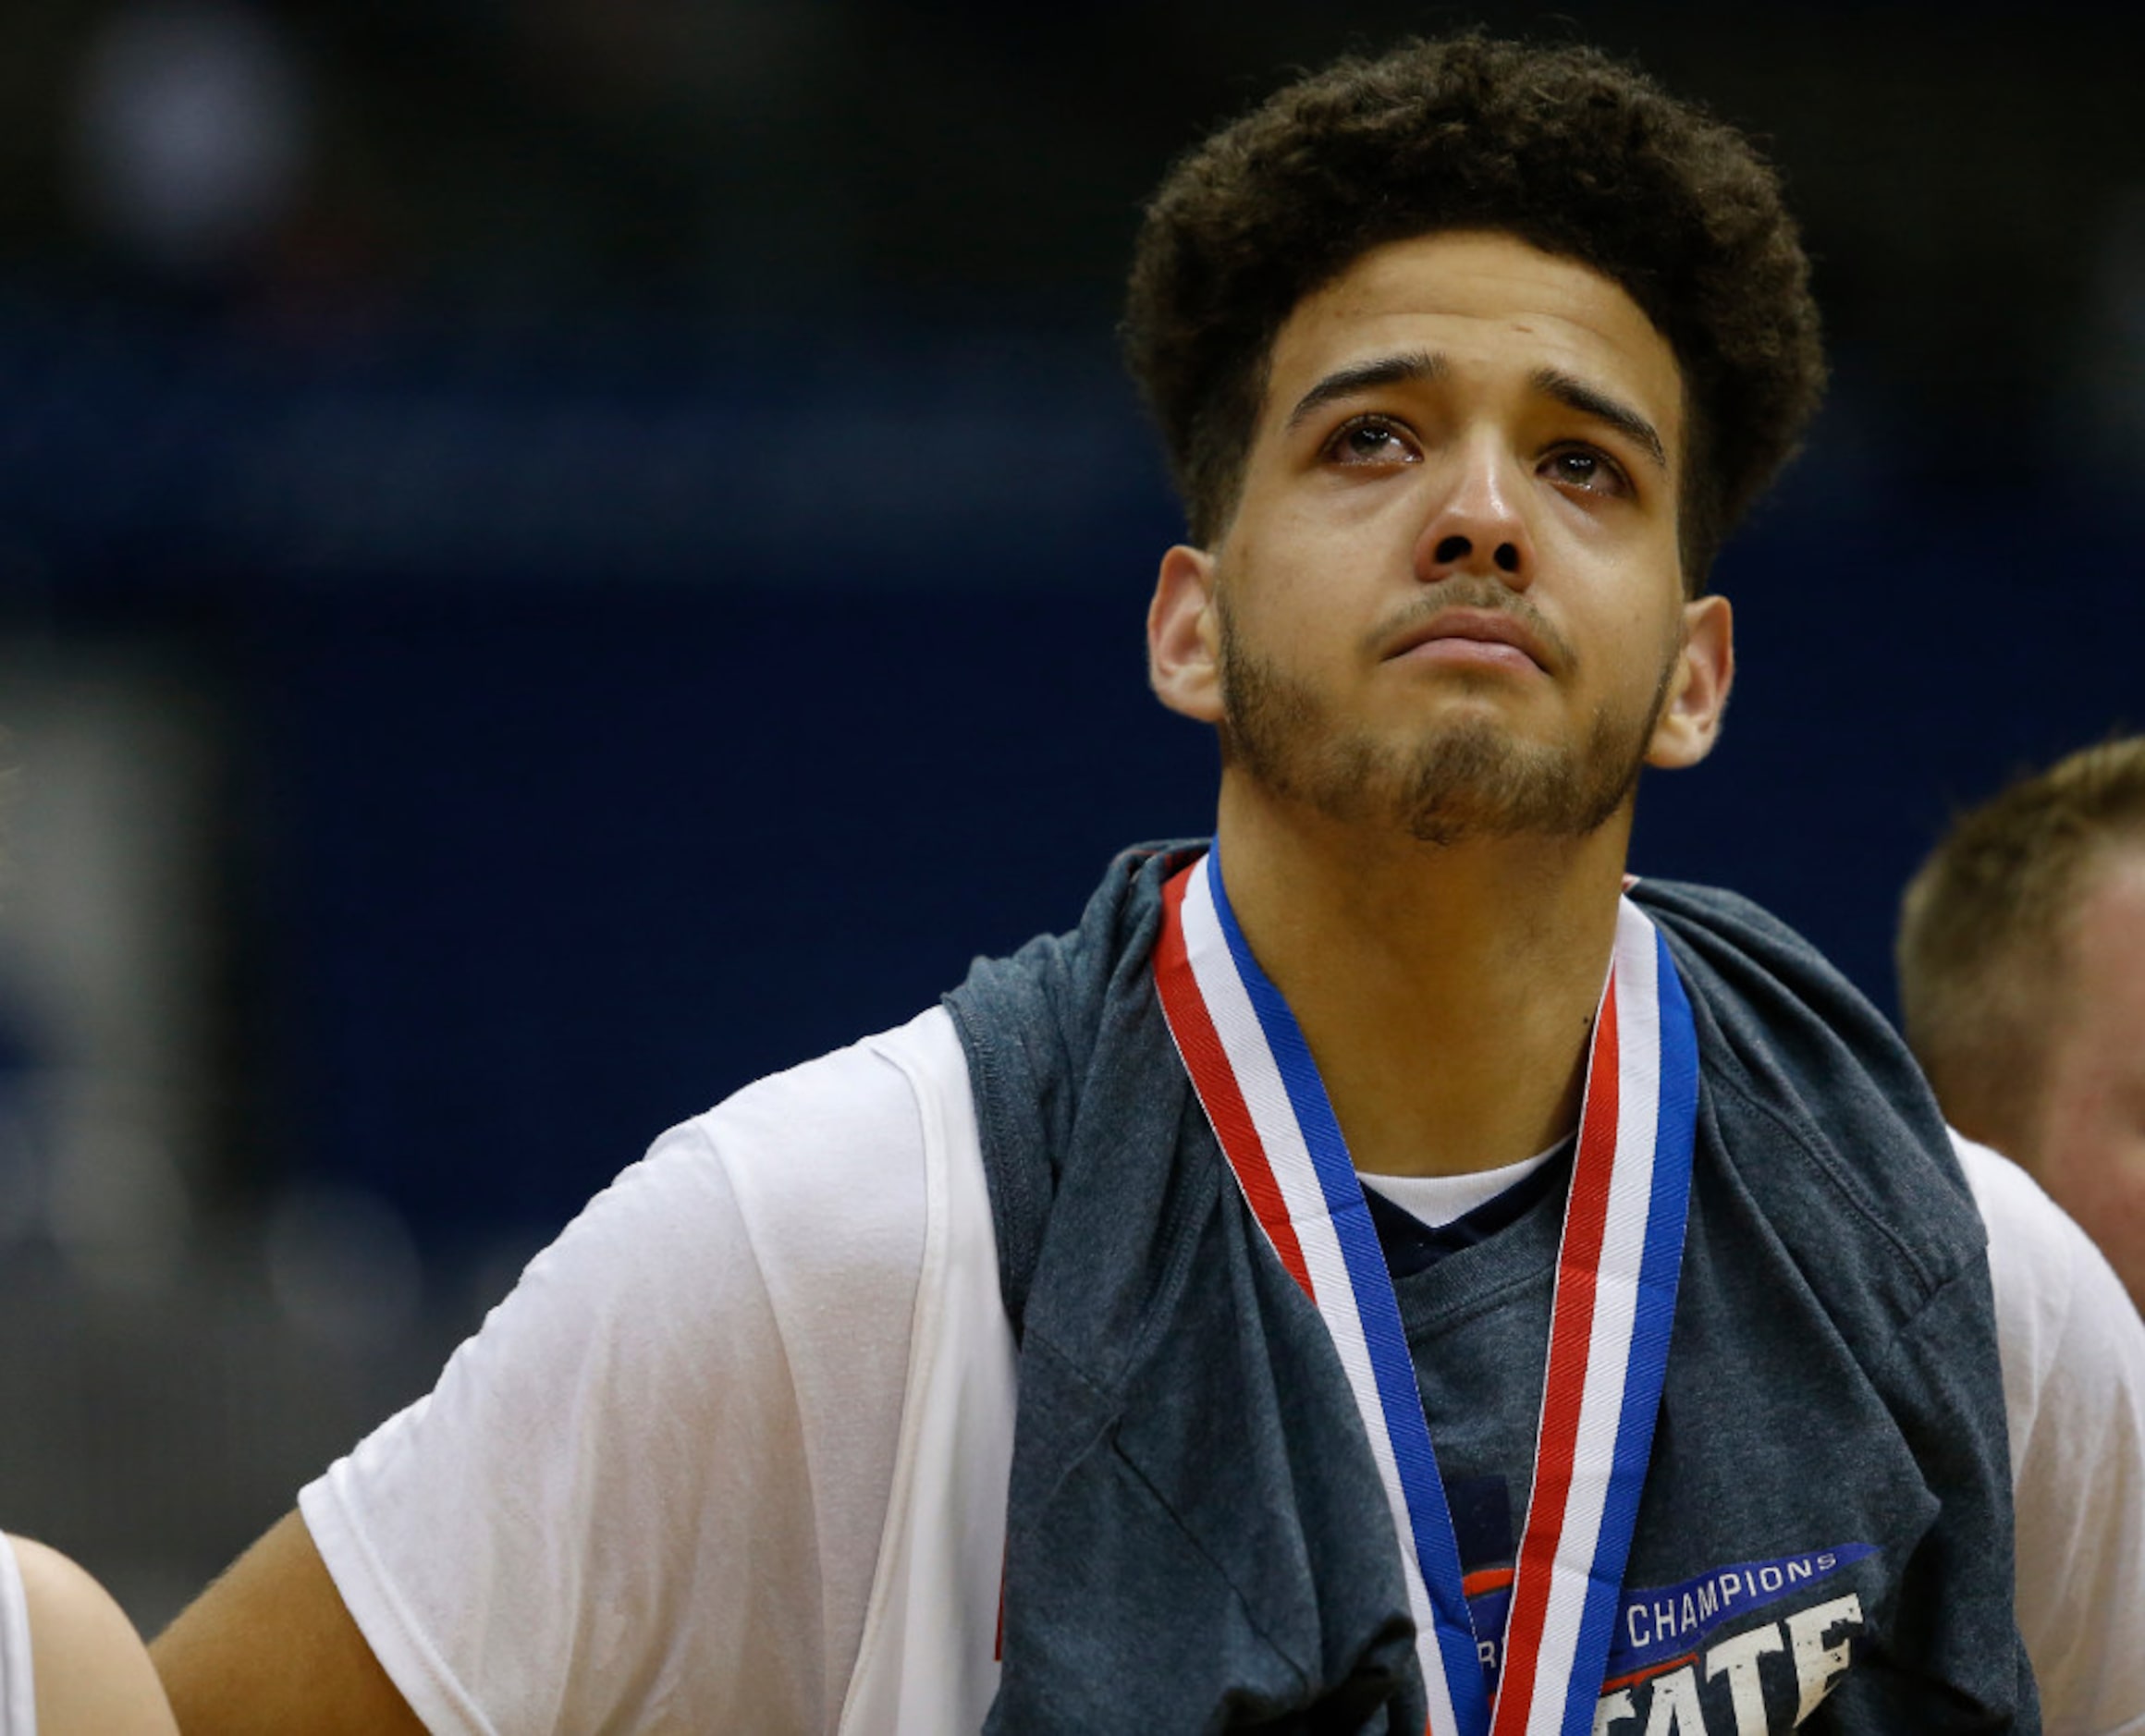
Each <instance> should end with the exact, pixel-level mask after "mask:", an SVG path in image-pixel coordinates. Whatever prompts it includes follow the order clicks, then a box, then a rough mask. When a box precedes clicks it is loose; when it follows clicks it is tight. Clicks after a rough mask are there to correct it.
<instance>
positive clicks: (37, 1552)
mask: <svg viewBox="0 0 2145 1736" xmlns="http://www.w3.org/2000/svg"><path fill="white" fill-rule="evenodd" d="M10 1541H11V1542H12V1543H13V1545H14V1547H15V1560H16V1565H17V1566H18V1568H19V1569H20V1570H21V1573H22V1595H23V1602H24V1603H25V1605H26V1606H27V1607H28V1609H29V1612H30V1654H31V1676H32V1678H33V1679H34V1681H35V1682H36V1689H37V1728H38V1730H39V1732H40V1736H175V1732H176V1731H177V1730H178V1726H177V1725H175V1724H174V1723H173V1722H172V1721H171V1708H170V1707H169V1706H168V1705H165V1701H164V1690H163V1689H161V1688H160V1687H158V1686H157V1684H156V1672H155V1671H154V1670H153V1669H151V1668H150V1667H149V1654H148V1653H147V1652H145V1651H143V1650H142V1649H141V1636H140V1635H139V1634H137V1633H136V1632H134V1625H133V1623H132V1622H130V1621H129V1620H127V1617H126V1615H125V1613H124V1612H123V1611H122V1610H121V1609H120V1608H119V1606H118V1605H117V1604H116V1603H114V1602H113V1601H112V1597H111V1594H110V1593H108V1592H106V1591H105V1590H104V1587H103V1586H102V1585H100V1584H98V1583H97V1582H96V1581H95V1580H93V1579H92V1578H91V1577H90V1576H89V1574H87V1573H86V1572H84V1571H82V1570H81V1569H80V1568H79V1567H77V1566H76V1565H75V1564H74V1563H73V1562H72V1561H70V1560H68V1559H67V1557H66V1556H64V1555H61V1554H60V1553H59V1552H58V1551H57V1550H55V1549H48V1548H46V1547H44V1545H43V1544H42V1543H31V1541H30V1540H29V1539H27V1538H24V1537H16V1538H12V1539H10Z"/></svg>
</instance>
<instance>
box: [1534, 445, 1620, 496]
mask: <svg viewBox="0 0 2145 1736" xmlns="http://www.w3.org/2000/svg"><path fill="white" fill-rule="evenodd" d="M1541 471H1542V474H1543V475H1545V476H1547V477H1548V478H1549V479H1550V481H1551V482H1552V483H1562V484H1563V486H1564V487H1566V488H1575V489H1577V490H1578V491H1579V492H1580V493H1581V494H1587V495H1612V496H1623V495H1629V494H1630V493H1631V479H1630V478H1629V477H1627V476H1626V475H1624V471H1623V468H1622V467H1621V466H1620V465H1618V464H1617V462H1616V460H1615V459H1614V458H1611V457H1610V456H1609V455H1608V454H1607V453H1605V452H1600V451H1597V450H1596V449H1595V448H1594V447H1592V446H1559V447H1557V448H1556V450H1555V451H1553V452H1551V454H1550V455H1549V456H1548V457H1547V458H1544V459H1542V462H1541Z"/></svg>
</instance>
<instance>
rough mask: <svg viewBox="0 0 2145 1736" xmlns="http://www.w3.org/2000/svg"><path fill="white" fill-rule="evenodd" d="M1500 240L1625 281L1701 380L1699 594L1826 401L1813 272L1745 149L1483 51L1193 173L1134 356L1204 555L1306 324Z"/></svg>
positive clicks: (1694, 502)
mask: <svg viewBox="0 0 2145 1736" xmlns="http://www.w3.org/2000/svg"><path fill="white" fill-rule="evenodd" d="M1441 229H1490V230H1496V231H1500V232H1502V233H1505V234H1509V235H1513V236H1515V237H1517V238H1520V239H1522V240H1524V241H1526V242H1528V243H1530V244H1531V245H1533V246H1535V247H1538V248H1540V249H1542V250H1543V251H1545V252H1550V253H1555V254H1558V255H1560V256H1563V257H1565V258H1569V259H1573V260H1576V261H1578V262H1579V263H1582V264H1585V265H1587V266H1590V267H1592V268H1593V269H1594V270H1596V271H1599V272H1600V273H1601V274H1602V275H1605V276H1607V277H1609V278H1610V279H1611V280H1612V281H1613V282H1615V283H1617V284H1618V285H1620V286H1621V287H1623V289H1624V292H1625V293H1626V294H1627V295H1629V296H1630V297H1631V299H1632V300H1634V301H1636V303H1637V304H1638V306H1639V307H1640V308H1641V309H1643V310H1644V311H1645V312H1646V314H1647V315H1648V317H1649V319H1651V320H1652V322H1653V324H1654V325H1655V327H1656V328H1657V329H1658V330H1659V331H1660V332H1661V336H1663V337H1664V338H1666V339H1667V341H1668V343H1669V345H1670V347H1671V348H1673V351H1674V353H1675V356H1676V360H1677V361H1678V363H1679V364H1680V365H1681V368H1682V371H1683V376H1684V384H1685V395H1686V398H1687V416H1688V421H1689V422H1690V437H1689V441H1688V447H1689V451H1688V456H1687V458H1686V463H1685V475H1684V478H1683V511H1682V516H1681V519H1680V521H1679V525H1678V533H1679V540H1680V543H1681V550H1682V556H1683V564H1684V572H1685V582H1686V584H1687V585H1688V587H1689V588H1690V589H1691V590H1692V591H1694V592H1696V591H1697V590H1698V589H1699V588H1700V587H1701V586H1702V584H1703V582H1704V579H1705V574H1706V571H1707V568H1709V567H1710V565H1711V564H1712V559H1713V556H1714V554H1715V553H1716V552H1717V551H1718V549H1719V547H1720V544H1721V542H1722V538H1724V537H1725V536H1726V535H1727V533H1728V532H1729V530H1730V529H1731V528H1732V527H1733V526H1734V523H1735V522H1736V520H1738V519H1740V518H1741V516H1742V514H1743V513H1744V511H1745V510H1746V509H1747V507H1749V506H1750V504H1751V502H1752V501H1753V500H1755V499H1756V498H1757V497H1758V495H1759V494H1761V493H1762V492H1763V491H1764V489H1765V487H1766V486H1767V484H1768V483H1771V480H1772V478H1773V477H1774V476H1775V475H1776V474H1777V473H1778V471H1779V470H1780V468H1781V466H1782V465H1783V464H1784V463H1785V462H1786V461H1787V459H1788V458H1790V457H1791V456H1792V455H1793V453H1794V451H1795V448H1796V444H1797V442H1798V441H1799V439H1800V438H1801V434H1802V431H1803V428H1804V427H1805V425H1806V424H1807V423H1808V421H1809V418H1810V416H1811V414H1812V413H1813V412H1814V411H1815V410H1816V409H1817V405H1818V400H1819V398H1820V396H1821V395H1822V392H1823V389H1824V376H1825V364H1824V352H1823V347H1822V345H1821V343H1820V338H1819V333H1818V315H1817V308H1816V305H1815V304H1814V303H1813V302H1812V301H1811V300H1810V295H1809V287H1808V278H1809V262H1808V259H1807V258H1806V257H1805V255H1804V253H1803V251H1802V244H1801V241H1800V239H1799V238H1798V237H1797V235H1796V226H1795V222H1794V220H1793V219H1792V218H1791V217H1790V216H1789V215H1788V214H1787V212H1786V210H1785V208H1784V207H1783V204H1782V202H1781V195H1780V184H1779V180H1778V177H1776V176H1775V175H1774V173H1773V171H1772V170H1771V167H1770V166H1769V165H1767V164H1766V163H1765V162H1764V161H1763V160H1762V159H1761V158H1760V157H1759V155H1758V153H1757V152H1756V150H1755V149H1754V148H1753V147H1752V146H1751V144H1750V143H1749V141H1747V140H1746V139H1745V138H1744V137H1743V136H1742V135H1741V134H1740V133H1738V132H1736V131H1735V130H1734V129H1733V128H1729V127H1727V126H1725V125H1723V124H1722V123H1721V122H1719V121H1716V120H1714V119H1712V118H1711V117H1710V116H1707V115H1706V114H1704V113H1703V112H1701V111H1700V110H1698V109H1697V108H1695V107H1693V106H1692V105H1690V104H1686V103H1683V102H1679V101H1678V100H1676V99H1675V98H1673V97H1671V96H1669V95H1668V94H1667V93H1666V92H1663V91H1662V90H1661V88H1660V87H1659V86H1658V85H1656V84H1655V83H1653V81H1652V80H1651V79H1649V78H1647V77H1646V75H1645V74H1643V73H1641V72H1638V71H1637V70H1636V69H1635V68H1632V67H1625V66H1622V65H1620V64H1618V63H1617V62H1615V61H1613V60H1611V59H1610V58H1608V57H1607V56H1606V55H1601V54H1600V53H1598V52H1596V51H1595V50H1592V49H1588V48H1581V47H1537V46H1531V45H1527V44H1523V43H1509V42H1498V41H1493V40H1489V39H1487V38H1484V37H1480V36H1465V37H1460V38H1456V39H1453V40H1449V41H1442V42H1410V43H1403V44H1402V45H1401V46H1399V47H1398V48H1395V49H1393V50H1392V51H1391V52H1390V53H1388V54H1386V55H1382V56H1380V57H1379V58H1378V59H1375V60H1365V59H1359V58H1350V59H1345V60H1342V61H1340V62H1338V63H1337V64H1335V65H1334V66H1332V67H1329V68H1328V69H1327V70H1325V71H1323V72H1320V73H1318V74H1316V75H1314V76H1312V77H1310V78H1306V79H1302V80H1301V81H1299V82H1297V83H1295V84H1293V85H1290V86H1289V87H1287V88H1286V89H1284V90H1282V91H1281V92H1278V93H1277V94H1275V95H1274V96H1272V97H1270V98H1269V99H1268V100H1267V101H1266V102H1265V103H1263V104H1260V105H1259V106H1258V107H1257V108H1256V109H1254V110H1253V111H1252V112H1251V113H1249V114H1248V115H1245V116H1244V117H1243V118H1241V119H1240V120H1237V121H1236V122H1234V123H1233V124H1232V125H1231V126H1229V127H1227V128H1223V129H1222V130H1221V131H1220V132H1218V133H1216V134H1214V135H1213V136H1212V137H1211V138H1209V139H1208V140H1207V141H1206V142H1205V143H1204V144H1201V145H1200V146H1198V147H1197V148H1196V149H1195V150H1194V151H1193V152H1192V153H1190V154H1189V155H1188V156H1186V157H1184V158H1183V160H1182V161H1181V162H1179V163H1178V164H1177V165H1176V166H1175V167H1174V168H1173V169H1172V170H1171V173H1170V175H1169V177H1168V178H1167V179H1165V180H1164V181H1163V183H1162V185H1161V188H1160V189H1159V190H1158V192H1157V193H1156V195H1155V197H1154V200H1153V202H1151V203H1150V204H1149V205H1148V207H1147V211H1146V222H1145V224H1144V225H1143V226H1142V228H1141V231H1140V236H1139V241H1138V246H1137V249H1136V251H1135V253H1134V261H1133V269H1132V280H1131V284H1130V287H1129V292H1128V295H1127V299H1126V309H1125V318H1124V325H1123V328H1122V336H1123V340H1124V346H1125V353H1126V358H1127V360H1128V361H1129V363H1130V365H1131V368H1132V372H1133V374H1134V378H1135V379H1136V380H1137V381H1138V383H1139V385H1140V389H1141V391H1142V392H1143V393H1144V394H1145V396H1146V399H1147V402H1148V405H1149V407H1150V408H1151V409H1152V410H1153V412H1154V414H1155V417H1156V419H1157V421H1158V422H1159V423H1160V424H1161V431H1162V437H1163V440H1164V442H1165V443H1166V445H1167V446H1168V448H1169V454H1170V462H1171V470H1172V471H1173V472H1174V474H1175V478H1176V483H1177V488H1178V492H1179V493H1180V494H1181V495H1183V501H1184V506H1185V510H1186V514H1187V517H1188V519H1189V520H1190V527H1189V528H1190V532H1191V535H1192V538H1193V540H1194V541H1195V542H1197V543H1201V544H1208V543H1211V542H1212V541H1213V540H1214V539H1215V538H1217V537H1218V536H1219V535H1220V533H1221V532H1222V531H1223V530H1224V529H1226V527H1227V525H1228V521H1229V518H1230V515H1231V513H1232V511H1233V510H1234V507H1235V502H1236V496H1237V492H1238V489H1239V488H1240V486H1241V484H1242V482H1243V472H1244V461H1245V458H1246V456H1247V455H1248V453H1249V450H1250V446H1251V441H1252V434H1253V431H1254V428H1255V426H1256V422H1257V417H1258V410H1259V405H1260V401H1261V399H1262V397H1263V396H1264V394H1265V391H1266V382H1267V369H1268V365H1269V358H1270V355H1271V351H1272V348H1273V342H1274V338H1275V336H1276V335H1277V334H1278V333H1279V332H1280V330H1281V326H1282V324H1284V323H1285V322H1286V321H1287V319H1288V317H1289V314H1290V313H1291V312H1292V311H1293V309H1294V308H1295V307H1296V305H1297V304H1298V303H1299V302H1300V301H1302V300H1303V299H1304V298H1305V296H1307V295H1309V294H1310V293H1311V292H1312V291H1314V290H1316V289H1318V288H1319V287H1322V286H1323V285H1325V284H1327V283H1330V281H1332V280H1333V279H1334V278H1335V277H1337V276H1339V275H1341V274H1342V273H1343V272H1345V271H1346V270H1347V269H1348V267H1349V266H1350V265H1352V264H1353V263H1354V262H1355V261H1356V260H1357V259H1359V258H1361V257H1362V255H1363V254H1365V253H1367V252H1368V251H1370V250H1371V249H1373V248H1376V247H1379V246H1381V245H1383V244H1384V243H1386V242H1389V241H1397V240H1402V239H1404V238H1409V237H1413V236H1417V235H1424V234H1428V233H1430V232H1432V231H1435V230H1441Z"/></svg>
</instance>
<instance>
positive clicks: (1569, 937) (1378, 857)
mask: <svg viewBox="0 0 2145 1736" xmlns="http://www.w3.org/2000/svg"><path fill="white" fill-rule="evenodd" d="M1630 832H1631V809H1630V804H1629V803H1628V802H1626V803H1625V805H1624V808H1623V809H1622V810H1620V811H1619V813H1617V814H1616V815H1615V816H1614V817H1613V818H1612V819H1611V820H1610V821H1609V822H1608V823H1607V824H1606V825H1603V826H1601V827H1600V829H1599V830H1597V831H1595V832H1593V833H1589V834H1587V835H1586V836H1585V837H1575V838H1554V837H1513V838H1489V839H1482V840H1478V841H1472V842H1465V843H1460V844H1453V845H1430V844H1421V843H1417V842H1416V841H1415V840H1414V839H1412V838H1409V837H1405V836H1403V835H1400V834H1397V833H1380V834H1377V835H1367V833H1366V830H1365V829H1364V828H1361V827H1357V826H1353V825H1342V824H1340V823H1338V822H1334V821H1330V820H1328V819H1326V818H1324V817H1323V816H1320V815H1318V814H1311V813H1305V811H1304V810H1302V809H1300V808H1297V807H1294V806H1293V804H1284V803H1281V802H1278V801H1274V800H1272V799H1271V798H1269V797H1268V796H1267V795H1265V793H1264V792H1262V791H1260V790H1258V789H1256V788H1254V787H1251V786H1249V785H1248V783H1247V782H1246V780H1244V779H1242V778H1240V777H1238V776H1235V775H1234V774H1233V773H1232V774H1228V775H1225V776H1224V777H1223V780H1222V791H1221V807H1220V819H1219V824H1218V825H1217V837H1218V839H1219V841H1220V850H1221V865H1222V873H1223V874H1224V876H1225V877H1226V879H1227V881H1228V886H1229V900H1230V904H1231V906H1232V909H1233V910H1234V911H1235V913H1236V918H1237V921H1238V923H1240V924H1241V925H1242V927H1243V929H1244V937H1245V939H1246V940H1248V941H1249V943H1250V945H1251V948H1252V951H1253V952H1254V953H1255V954H1256V956H1257V958H1258V961H1259V965H1260V967H1261V968H1262V969H1263V970H1264V971H1265V972H1266V973H1267V975H1268V976H1269V978H1270V979H1271V980H1272V981H1273V983H1274V985H1275V986H1276V987H1277V988H1279V989H1280V990H1281V993H1282V994H1283V995H1284V996H1287V998H1288V1002H1289V1006H1290V1009H1291V1010H1292V1011H1293V1012H1294V1014H1295V1016H1296V1020H1297V1022H1298V1023H1299V1024H1300V1025H1301V1027H1302V1028H1303V1033H1304V1037H1305V1042H1307V1043H1308V1044H1309V1045H1310V1049H1311V1054H1312V1057H1313V1058H1315V1059H1316V1060H1317V1062H1318V1071H1319V1073H1320V1075H1321V1077H1322V1078H1323V1080H1324V1082H1325V1085H1326V1091H1327V1094H1328V1096H1329V1098H1330V1100H1331V1102H1332V1105H1333V1112H1334V1115H1335V1117H1336V1118H1337V1119H1339V1121H1340V1123H1341V1131H1342V1134H1343V1136H1344V1137H1345V1138H1346V1139H1347V1141H1348V1149H1349V1152H1350V1154H1351V1155H1353V1156H1354V1161H1355V1167H1356V1168H1358V1169H1362V1170H1366V1171H1368V1172H1370V1173H1372V1174H1389V1175H1459V1174H1464V1173H1466V1172H1468V1171H1471V1170H1477V1169H1489V1168H1497V1167H1498V1166H1500V1165H1502V1164H1510V1163H1517V1162H1519V1161H1520V1160H1521V1159H1523V1158H1526V1157H1531V1156H1533V1155H1535V1154H1536V1153H1537V1152H1539V1151H1543V1150H1545V1149H1547V1148H1548V1147H1549V1146H1551V1145H1553V1144H1555V1143H1557V1142H1558V1141H1559V1140H1561V1139H1563V1137H1564V1136H1565V1135H1566V1134H1567V1133H1569V1132H1570V1131H1572V1129H1573V1128H1574V1127H1575V1125H1576V1124H1577V1121H1578V1116H1579V1106H1580V1098H1581V1095H1582V1094H1583V1092H1584V1089H1585V1082H1586V1061H1587V1041H1588V1038H1589V1036H1590V1034H1591V1032H1592V1029H1593V1021H1594V1015H1595V1011H1596V1009H1597V1008H1598V1006H1599V1004H1600V995H1601V984H1602V983H1603V980H1604V979H1605V978H1606V976H1607V974H1608V971H1609V960H1610V954H1611V951H1612V947H1614V944H1615V935H1616V901H1617V897H1618V894H1619V892H1620V890H1621V887H1622V884H1623V873H1624V852H1625V850H1626V847H1627V846H1628V844H1629V841H1630Z"/></svg>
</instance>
